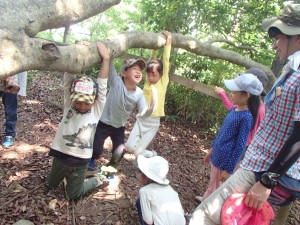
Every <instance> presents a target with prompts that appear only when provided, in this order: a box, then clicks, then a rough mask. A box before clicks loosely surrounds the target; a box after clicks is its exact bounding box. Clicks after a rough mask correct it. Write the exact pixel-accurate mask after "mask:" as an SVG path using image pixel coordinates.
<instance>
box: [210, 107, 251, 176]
mask: <svg viewBox="0 0 300 225" xmlns="http://www.w3.org/2000/svg"><path fill="white" fill-rule="evenodd" d="M235 110H236V107H233V108H232V109H231V110H230V111H229V112H228V114H227V115H226V117H225V119H224V122H223V125H222V127H221V129H220V131H219V132H218V134H217V137H216V139H215V140H214V141H213V143H212V154H211V158H210V159H211V163H212V164H213V165H214V166H215V167H217V168H218V169H220V170H226V171H227V172H228V173H231V174H232V173H233V170H234V168H235V167H236V165H237V163H238V162H239V160H240V157H241V155H242V153H243V151H244V149H245V147H246V140H247V137H248V135H249V132H250V130H251V127H252V123H253V117H252V114H251V112H250V111H249V110H243V111H235Z"/></svg>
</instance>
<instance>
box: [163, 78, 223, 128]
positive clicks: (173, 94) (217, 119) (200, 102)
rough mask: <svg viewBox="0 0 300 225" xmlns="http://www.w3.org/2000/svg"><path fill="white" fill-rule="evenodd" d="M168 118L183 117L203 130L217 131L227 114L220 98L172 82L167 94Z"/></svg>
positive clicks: (174, 119)
mask: <svg viewBox="0 0 300 225" xmlns="http://www.w3.org/2000/svg"><path fill="white" fill-rule="evenodd" d="M166 114H167V116H166V120H169V121H171V122H175V121H176V119H178V118H183V119H185V120H187V121H190V122H191V123H195V124H198V125H199V129H200V130H201V131H203V132H208V133H216V131H217V130H218V127H219V125H220V124H221V123H222V122H223V119H224V116H225V114H226V110H225V108H224V107H223V106H222V104H221V101H220V100H216V99H213V98H211V97H208V96H206V95H204V94H202V93H199V92H197V91H194V90H191V89H188V88H185V87H183V86H181V85H178V84H174V83H171V84H170V86H169V87H168V92H167V96H166Z"/></svg>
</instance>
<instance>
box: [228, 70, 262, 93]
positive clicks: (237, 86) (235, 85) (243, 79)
mask: <svg viewBox="0 0 300 225" xmlns="http://www.w3.org/2000/svg"><path fill="white" fill-rule="evenodd" d="M224 83H225V86H226V88H228V89H229V90H230V91H245V92H248V93H250V94H252V95H260V94H261V93H262V91H263V90H264V88H263V85H262V83H261V82H260V81H259V80H258V78H257V77H256V76H254V75H253V74H251V73H244V74H241V75H239V76H237V77H235V78H234V79H232V80H225V81H224Z"/></svg>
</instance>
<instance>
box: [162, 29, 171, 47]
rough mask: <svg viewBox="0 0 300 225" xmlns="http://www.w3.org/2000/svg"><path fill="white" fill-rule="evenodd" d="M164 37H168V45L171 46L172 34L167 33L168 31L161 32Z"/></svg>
mask: <svg viewBox="0 0 300 225" xmlns="http://www.w3.org/2000/svg"><path fill="white" fill-rule="evenodd" d="M161 34H162V35H164V36H165V37H166V44H169V43H171V42H172V33H171V32H169V31H167V30H163V31H162V32H161Z"/></svg>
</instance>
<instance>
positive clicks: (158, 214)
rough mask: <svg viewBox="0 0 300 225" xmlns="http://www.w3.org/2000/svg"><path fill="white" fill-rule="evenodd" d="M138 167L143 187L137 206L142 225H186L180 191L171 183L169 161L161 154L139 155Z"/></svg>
mask: <svg viewBox="0 0 300 225" xmlns="http://www.w3.org/2000/svg"><path fill="white" fill-rule="evenodd" d="M137 162H138V168H139V170H140V172H141V175H140V181H141V183H142V185H143V187H142V188H141V189H140V191H139V195H140V196H139V198H138V200H137V202H136V207H137V210H138V214H139V219H140V223H141V224H142V225H147V224H155V225H185V224H186V221H185V218H184V211H183V208H182V205H181V202H180V199H179V197H178V193H177V192H176V191H175V190H174V189H173V188H172V187H171V186H170V185H169V180H168V179H167V174H168V171H169V163H168V161H167V160H165V159H164V158H163V157H161V156H154V157H151V158H145V157H144V156H142V155H139V156H138V158H137Z"/></svg>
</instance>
